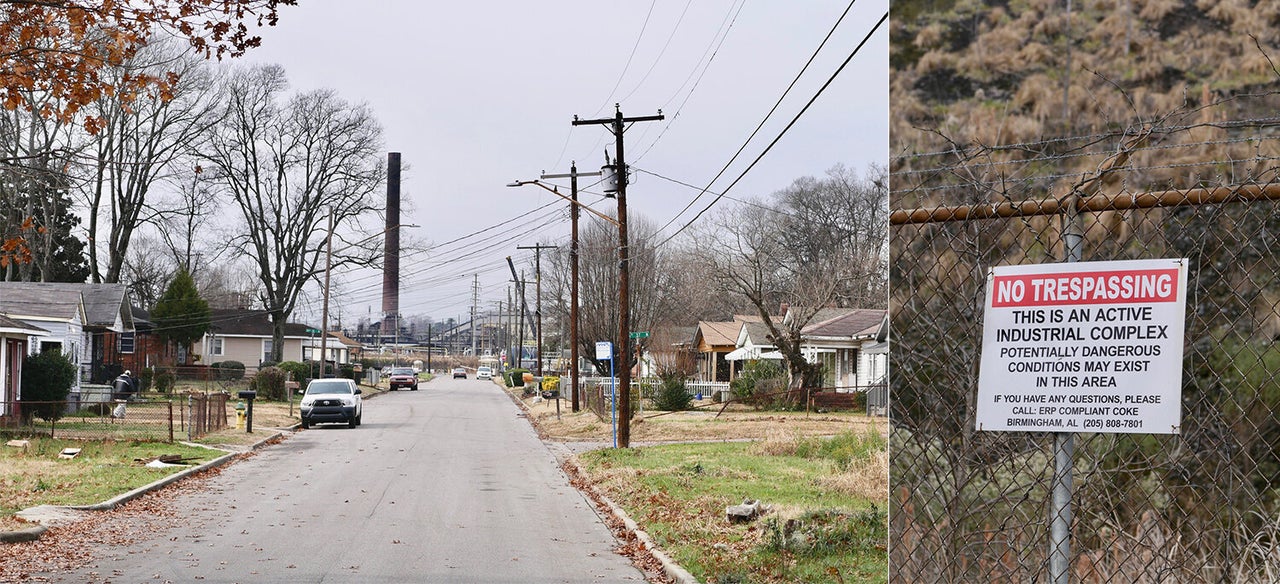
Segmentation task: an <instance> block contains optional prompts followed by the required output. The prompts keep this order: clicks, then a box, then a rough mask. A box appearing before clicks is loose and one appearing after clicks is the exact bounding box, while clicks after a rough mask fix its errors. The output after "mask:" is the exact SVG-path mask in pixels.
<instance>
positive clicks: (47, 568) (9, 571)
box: [0, 451, 257, 582]
mask: <svg viewBox="0 0 1280 584" xmlns="http://www.w3.org/2000/svg"><path fill="white" fill-rule="evenodd" d="M256 454H257V451H250V452H245V453H242V454H239V455H238V456H236V458H235V459H234V461H233V462H232V463H233V464H234V462H238V461H240V460H244V459H246V458H250V457H253V456H256ZM224 468H226V465H223V466H220V467H216V468H211V469H207V470H204V471H201V472H199V473H196V474H193V475H191V476H188V477H186V478H185V479H183V480H180V481H176V482H173V483H170V484H169V485H166V486H164V487H161V488H160V489H157V490H155V491H151V492H149V493H145V494H143V495H142V496H140V497H138V498H136V499H134V500H132V501H129V502H127V503H124V504H121V505H120V506H119V507H116V508H115V509H112V510H110V511H100V512H95V513H91V514H88V515H87V516H86V517H85V518H84V519H81V520H78V521H76V522H74V523H69V524H66V525H62V526H57V527H50V528H49V530H48V531H46V532H45V533H44V534H43V535H41V536H40V539H38V540H36V541H33V542H24V543H13V544H8V545H6V546H5V548H4V554H3V555H0V582H22V581H29V582H48V581H50V580H51V576H49V575H58V574H66V573H70V572H73V571H75V570H78V569H81V568H83V567H85V566H87V565H89V564H92V563H93V562H94V561H97V560H100V559H101V555H99V554H95V553H94V552H93V550H97V549H100V548H102V547H104V546H106V547H112V548H125V547H128V546H129V545H131V544H134V543H136V542H138V541H140V540H143V539H145V538H150V537H153V536H154V535H155V533H156V532H158V531H162V530H165V529H168V528H170V527H175V526H177V525H178V524H179V523H180V522H181V521H180V520H181V519H182V518H183V517H185V514H184V511H183V510H182V509H179V508H177V506H176V505H175V504H174V502H175V500H177V499H178V498H180V497H182V496H184V495H188V494H194V493H197V492H200V491H202V490H204V489H205V488H206V485H207V483H208V481H209V480H210V479H212V478H214V477H217V476H218V475H220V474H222V469H224ZM89 575H90V577H91V580H89V581H90V582H94V581H99V579H101V581H103V582H108V581H111V579H112V578H113V577H117V576H118V575H106V574H103V573H101V572H89Z"/></svg>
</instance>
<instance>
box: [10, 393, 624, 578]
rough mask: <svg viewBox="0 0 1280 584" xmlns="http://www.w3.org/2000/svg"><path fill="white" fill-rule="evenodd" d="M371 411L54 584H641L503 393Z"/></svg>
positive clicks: (223, 486) (182, 505)
mask: <svg viewBox="0 0 1280 584" xmlns="http://www.w3.org/2000/svg"><path fill="white" fill-rule="evenodd" d="M421 387H422V389H421V390H420V391H416V392H410V391H399V392H394V393H390V394H386V395H382V396H379V397H377V398H375V399H369V400H366V401H365V404H364V408H365V409H364V419H363V425H362V426H360V427H359V428H356V429H348V428H347V427H346V426H345V425H326V426H320V427H319V428H313V429H310V430H305V431H302V432H299V433H298V434H296V435H295V436H293V437H292V438H289V439H288V440H285V441H284V442H282V443H280V444H277V445H274V446H270V447H268V448H266V449H264V450H262V451H261V452H260V453H259V454H257V455H256V456H253V457H250V458H248V459H246V460H243V461H240V462H237V463H235V464H233V465H231V466H230V467H227V468H226V469H224V470H223V471H222V472H221V473H220V474H219V475H218V476H215V477H212V478H210V479H208V480H207V481H206V485H207V488H204V489H201V490H199V491H193V492H187V493H182V494H180V495H178V496H177V499H176V500H175V501H174V504H173V506H172V507H173V508H174V509H176V510H178V511H179V512H180V513H179V515H178V516H177V517H173V518H162V519H159V520H152V521H147V522H146V523H149V524H159V525H142V526H138V528H139V529H142V530H147V531H150V533H147V535H146V536H145V537H144V538H143V539H141V540H139V541H135V542H134V543H133V544H132V545H129V546H125V547H117V546H107V547H101V548H99V549H97V550H95V551H94V555H95V556H96V557H98V558H100V559H98V560H97V561H95V562H92V564H91V565H86V566H84V567H82V568H80V569H78V571H76V572H74V573H69V574H32V576H35V577H48V578H50V579H51V581H54V582H107V581H109V582H140V581H154V582H164V581H172V582H195V581H200V582H593V581H594V582H627V581H630V582H642V581H644V577H643V575H642V574H641V572H640V571H639V570H637V569H636V568H634V567H632V566H631V565H630V562H629V560H628V559H626V558H624V557H622V556H620V555H617V554H615V553H613V551H612V549H613V548H614V547H615V545H616V544H615V540H614V538H613V536H612V535H611V534H610V533H609V531H608V529H607V528H606V527H605V526H604V524H603V523H602V522H601V520H600V519H599V518H598V517H597V515H596V512H595V510H594V509H593V507H592V505H591V504H590V503H589V501H587V500H586V499H585V498H584V497H583V496H582V495H581V494H580V493H578V492H577V491H576V490H575V489H573V488H572V487H571V486H569V484H568V481H567V479H566V478H565V476H564V475H563V474H562V472H561V471H560V470H559V468H558V466H557V463H556V460H555V458H554V457H553V456H552V455H551V453H550V452H548V450H547V448H546V447H545V446H544V445H543V443H542V442H541V441H539V440H538V438H537V436H536V434H535V433H534V432H533V430H532V429H531V428H530V427H529V425H528V424H527V423H526V421H525V420H524V419H523V418H521V417H520V416H521V414H520V410H519V408H517V407H516V406H515V405H514V404H512V403H511V401H510V399H509V398H508V397H507V396H506V395H504V394H503V393H502V391H501V390H500V389H499V388H498V387H497V386H495V385H493V384H492V383H489V382H481V381H477V380H475V379H466V380H462V379H457V380H454V379H446V378H437V379H436V380H435V381H432V382H430V383H423V384H422V385H421Z"/></svg>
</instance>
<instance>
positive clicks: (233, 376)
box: [209, 361, 244, 381]
mask: <svg viewBox="0 0 1280 584" xmlns="http://www.w3.org/2000/svg"><path fill="white" fill-rule="evenodd" d="M209 369H210V370H211V371H210V373H211V374H212V376H213V378H214V379H220V380H222V381H235V380H237V379H244V363H241V362H239V361H219V362H217V363H213V364H211V365H209Z"/></svg>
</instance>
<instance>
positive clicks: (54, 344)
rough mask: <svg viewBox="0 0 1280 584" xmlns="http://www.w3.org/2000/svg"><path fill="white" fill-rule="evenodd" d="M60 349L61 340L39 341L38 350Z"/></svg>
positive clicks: (42, 351)
mask: <svg viewBox="0 0 1280 584" xmlns="http://www.w3.org/2000/svg"><path fill="white" fill-rule="evenodd" d="M46 351H59V352H61V351H62V341H40V352H41V353H44V352H46Z"/></svg>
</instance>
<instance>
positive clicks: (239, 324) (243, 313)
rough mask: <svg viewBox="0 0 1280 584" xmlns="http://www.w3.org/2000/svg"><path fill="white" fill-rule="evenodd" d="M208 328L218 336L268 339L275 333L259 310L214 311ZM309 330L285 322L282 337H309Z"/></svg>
mask: <svg viewBox="0 0 1280 584" xmlns="http://www.w3.org/2000/svg"><path fill="white" fill-rule="evenodd" d="M209 326H210V332H212V333H215V334H219V335H238V336H247V337H270V336H271V335H272V334H274V332H275V331H274V330H273V329H272V328H271V316H270V315H269V314H267V313H266V312H264V311H261V310H239V309H230V310H229V309H214V310H211V311H210V314H209ZM309 328H311V327H309V326H307V325H305V324H301V323H297V322H286V323H285V324H284V336H286V337H310V336H312V335H311V333H309V332H307V329H309ZM331 336H332V335H331Z"/></svg>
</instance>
